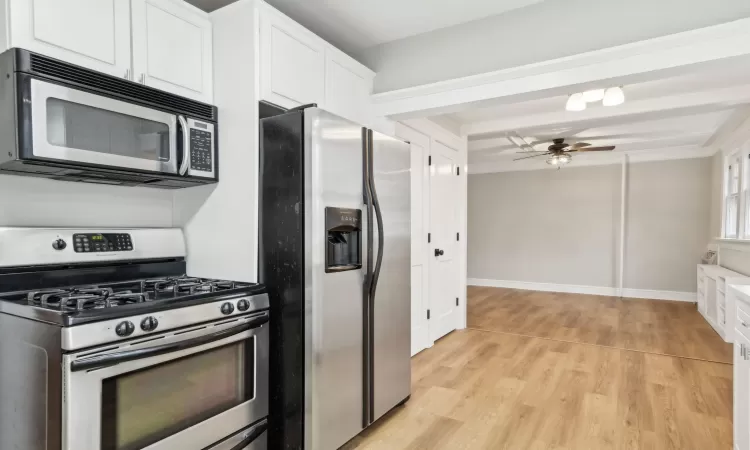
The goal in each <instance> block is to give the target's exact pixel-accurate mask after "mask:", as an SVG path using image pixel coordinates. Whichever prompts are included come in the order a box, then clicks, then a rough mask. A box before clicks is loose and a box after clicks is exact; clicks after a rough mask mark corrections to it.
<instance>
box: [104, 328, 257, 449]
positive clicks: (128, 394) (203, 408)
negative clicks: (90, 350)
mask: <svg viewBox="0 0 750 450" xmlns="http://www.w3.org/2000/svg"><path fill="white" fill-rule="evenodd" d="M254 365H255V338H254V337H253V338H250V339H248V340H245V341H241V342H240V343H235V344H231V345H228V346H225V347H219V348H216V349H211V350H208V351H206V352H203V353H197V354H195V355H191V356H188V357H185V358H181V359H178V360H174V361H170V362H168V363H164V364H161V365H158V366H153V367H149V368H146V369H142V370H140V371H137V372H130V373H127V374H123V375H120V376H117V377H113V378H109V379H106V380H104V381H103V385H102V445H101V448H102V450H115V449H116V450H136V449H141V448H143V447H146V446H148V445H151V444H153V443H155V442H158V441H160V440H162V439H164V438H166V437H168V436H171V435H173V434H175V433H178V432H180V431H182V430H185V429H187V428H190V427H191V426H193V425H196V424H198V423H200V422H202V421H204V420H206V419H208V418H210V417H213V416H215V415H217V414H220V413H222V412H224V411H226V410H228V409H230V408H233V407H235V406H237V405H239V404H241V403H244V402H246V401H249V400H252V398H253V389H254V385H255V381H254V373H255V367H254Z"/></svg>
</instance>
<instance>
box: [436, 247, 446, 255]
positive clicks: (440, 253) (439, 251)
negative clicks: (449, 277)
mask: <svg viewBox="0 0 750 450" xmlns="http://www.w3.org/2000/svg"><path fill="white" fill-rule="evenodd" d="M444 254H445V252H444V251H443V250H440V249H439V248H436V249H435V257H438V256H443V255H444Z"/></svg>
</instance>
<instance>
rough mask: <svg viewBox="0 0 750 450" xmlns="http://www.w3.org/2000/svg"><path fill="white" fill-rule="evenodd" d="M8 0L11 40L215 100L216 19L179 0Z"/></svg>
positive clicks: (111, 72) (101, 69)
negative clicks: (212, 20)
mask: <svg viewBox="0 0 750 450" xmlns="http://www.w3.org/2000/svg"><path fill="white" fill-rule="evenodd" d="M7 1H8V2H9V3H8V6H9V8H8V17H7V19H6V21H5V23H2V24H1V25H3V26H5V27H6V29H7V33H6V35H7V36H8V38H9V40H8V42H7V45H6V46H7V47H20V48H24V49H26V50H30V51H32V52H35V53H40V54H43V55H47V56H50V57H53V58H57V59H60V60H62V61H66V62H69V63H71V64H76V65H79V66H82V67H86V68H89V69H92V70H96V71H98V72H103V73H106V74H109V75H113V76H116V77H121V78H126V79H128V80H130V81H134V82H137V83H141V84H145V85H147V86H151V87H154V88H156V89H161V90H164V91H167V92H171V93H173V94H177V95H181V96H183V97H188V98H192V99H195V100H199V101H203V102H206V103H211V102H212V100H213V80H212V76H213V58H212V51H213V49H212V30H213V29H212V26H211V21H210V20H209V18H208V14H206V13H205V12H203V11H201V10H199V9H197V8H195V7H193V6H191V5H189V4H187V3H185V2H183V1H182V0H7ZM0 22H2V21H0Z"/></svg>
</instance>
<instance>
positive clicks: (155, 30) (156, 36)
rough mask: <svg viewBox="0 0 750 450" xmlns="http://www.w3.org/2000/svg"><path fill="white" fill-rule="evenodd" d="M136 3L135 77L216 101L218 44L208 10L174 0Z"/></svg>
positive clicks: (201, 98)
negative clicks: (214, 44) (214, 53)
mask: <svg viewBox="0 0 750 450" xmlns="http://www.w3.org/2000/svg"><path fill="white" fill-rule="evenodd" d="M132 8H133V73H134V78H133V79H134V81H136V82H139V83H143V84H145V85H147V86H151V87H154V88H156V89H161V90H164V91H167V92H171V93H173V94H177V95H181V96H183V97H188V98H192V99H195V100H199V101H203V102H206V103H211V102H212V100H213V79H212V77H213V58H212V51H213V49H212V26H211V21H210V20H209V19H208V16H207V15H206V14H204V13H203V12H202V11H198V10H195V9H194V8H193V7H191V6H189V5H186V4H184V5H183V4H182V3H181V2H180V3H177V2H174V1H172V0H132ZM248 26H252V24H248ZM248 51H252V49H248Z"/></svg>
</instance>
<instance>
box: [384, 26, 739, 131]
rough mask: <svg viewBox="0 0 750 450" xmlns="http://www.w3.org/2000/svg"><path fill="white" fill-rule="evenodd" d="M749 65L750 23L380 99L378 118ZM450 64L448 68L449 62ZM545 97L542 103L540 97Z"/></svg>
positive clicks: (420, 114)
mask: <svg viewBox="0 0 750 450" xmlns="http://www.w3.org/2000/svg"><path fill="white" fill-rule="evenodd" d="M748 60H750V18H747V19H740V20H736V21H733V22H728V23H724V24H720V25H715V26H711V27H706V28H700V29H696V30H690V31H686V32H682V33H677V34H672V35H669V36H663V37H658V38H654V39H648V40H645V41H640V42H635V43H631V44H625V45H620V46H616V47H610V48H606V49H602V50H596V51H592V52H587V53H581V54H578V55H573V56H569V57H565V58H559V59H555V60H550V61H544V62H540V63H535V64H529V65H525V66H520V67H514V68H510V69H504V70H499V71H494V72H487V73H483V74H479V75H473V76H469V77H463V78H457V79H453V80H447V81H441V82H437V83H432V84H427V85H423V86H416V87H412V88H406V89H400V90H396V91H391V92H384V93H380V94H375V95H373V96H372V97H371V99H372V103H373V109H374V112H375V115H376V116H386V117H390V118H391V119H394V120H402V119H408V118H414V117H427V116H433V115H438V114H448V113H453V112H457V111H463V110H466V109H470V108H477V107H483V106H487V104H488V102H489V101H497V100H498V99H505V100H506V101H508V102H510V101H513V102H517V101H526V100H530V99H534V98H541V97H550V96H556V95H567V94H569V93H571V92H578V91H581V90H585V89H587V88H589V87H598V86H599V85H600V84H601V82H603V81H608V82H609V83H608V85H616V84H632V83H635V82H643V81H648V80H654V79H660V78H664V77H666V76H676V75H680V74H683V73H687V72H690V71H694V70H696V69H699V68H703V67H713V66H715V65H716V64H720V63H733V64H744V63H746V62H747V61H748ZM446 63H447V64H449V62H446ZM540 95H541V97H540Z"/></svg>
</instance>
